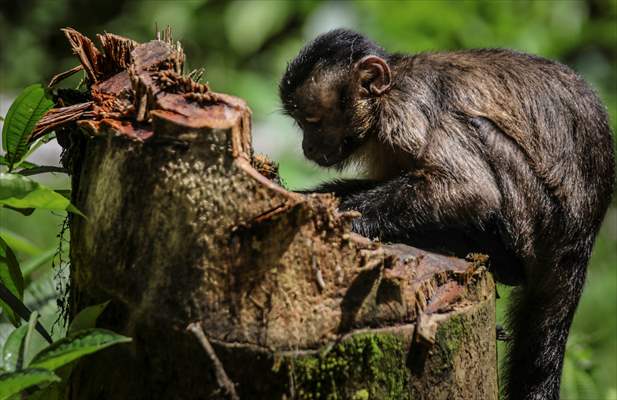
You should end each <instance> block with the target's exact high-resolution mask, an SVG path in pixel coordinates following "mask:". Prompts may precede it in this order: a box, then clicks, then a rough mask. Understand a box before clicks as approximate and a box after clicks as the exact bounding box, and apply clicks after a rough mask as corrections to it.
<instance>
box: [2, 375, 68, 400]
mask: <svg viewBox="0 0 617 400" xmlns="http://www.w3.org/2000/svg"><path fill="white" fill-rule="evenodd" d="M59 380H60V378H59V377H58V376H56V374H54V373H53V372H52V371H49V370H46V369H42V368H26V369H20V370H19V371H15V372H10V373H5V374H2V375H0V400H5V399H8V398H10V397H11V396H13V395H15V394H18V393H20V392H22V391H24V390H26V389H28V388H30V387H33V386H36V385H42V384H44V383H50V382H58V381H59Z"/></svg>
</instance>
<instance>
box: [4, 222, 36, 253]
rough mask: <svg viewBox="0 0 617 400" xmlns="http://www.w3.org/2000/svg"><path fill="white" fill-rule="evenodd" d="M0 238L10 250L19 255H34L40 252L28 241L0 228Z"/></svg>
mask: <svg viewBox="0 0 617 400" xmlns="http://www.w3.org/2000/svg"><path fill="white" fill-rule="evenodd" d="M0 238H2V239H3V240H4V241H5V242H6V243H7V244H8V245H9V247H11V249H13V250H14V251H17V252H20V253H24V254H28V255H36V254H39V253H40V252H41V251H42V250H41V249H40V248H39V247H38V246H36V245H35V244H34V243H32V242H31V241H30V240H29V239H27V238H25V237H23V236H21V235H20V234H18V233H15V232H12V231H10V230H8V229H5V228H0Z"/></svg>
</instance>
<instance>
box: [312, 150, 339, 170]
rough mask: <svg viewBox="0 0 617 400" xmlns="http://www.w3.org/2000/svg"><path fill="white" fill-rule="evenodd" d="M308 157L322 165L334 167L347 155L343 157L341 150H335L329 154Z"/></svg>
mask: <svg viewBox="0 0 617 400" xmlns="http://www.w3.org/2000/svg"><path fill="white" fill-rule="evenodd" d="M307 158H308V159H310V160H311V161H313V162H315V163H316V164H317V165H319V166H320V167H333V166H335V165H336V164H338V163H340V162H341V161H343V159H344V158H345V157H343V154H342V152H341V151H340V150H335V151H333V152H331V153H328V154H318V155H313V156H307Z"/></svg>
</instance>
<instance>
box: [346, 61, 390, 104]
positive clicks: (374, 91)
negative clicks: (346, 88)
mask: <svg viewBox="0 0 617 400" xmlns="http://www.w3.org/2000/svg"><path fill="white" fill-rule="evenodd" d="M354 75H355V78H356V82H357V83H358V85H359V91H360V94H362V95H363V96H366V97H368V96H381V95H382V94H384V93H386V92H387V91H388V90H390V87H392V77H391V73H390V67H389V66H388V63H387V62H386V60H384V59H383V58H381V57H377V56H372V55H371V56H366V57H364V58H362V59H360V61H358V62H357V63H356V64H355V65H354Z"/></svg>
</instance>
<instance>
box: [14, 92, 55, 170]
mask: <svg viewBox="0 0 617 400" xmlns="http://www.w3.org/2000/svg"><path fill="white" fill-rule="evenodd" d="M52 106H53V101H51V100H50V99H48V98H47V96H46V95H45V90H44V89H43V87H42V86H41V85H40V84H35V85H30V86H28V87H27V88H25V89H24V90H23V92H21V94H20V95H19V96H17V99H15V101H14V102H13V104H12V105H11V107H10V108H9V112H8V113H7V114H6V117H5V119H4V125H3V127H2V147H3V148H4V151H6V160H7V162H8V165H9V171H10V170H11V169H12V168H13V165H14V164H15V163H17V162H18V161H19V160H21V158H22V157H23V156H24V155H25V154H26V153H27V151H28V149H29V148H30V146H29V145H28V139H29V137H30V133H32V131H33V130H34V127H35V126H36V123H37V122H38V121H39V120H40V119H41V117H43V115H44V114H45V113H46V112H47V110H49V109H50V108H51V107H52Z"/></svg>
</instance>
